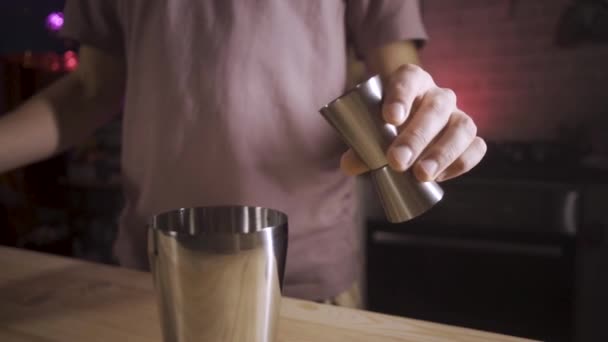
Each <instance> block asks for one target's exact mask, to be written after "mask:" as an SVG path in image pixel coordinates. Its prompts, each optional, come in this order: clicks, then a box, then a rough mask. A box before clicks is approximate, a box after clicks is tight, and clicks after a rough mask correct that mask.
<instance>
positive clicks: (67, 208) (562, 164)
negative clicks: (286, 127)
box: [0, 0, 608, 341]
mask: <svg viewBox="0 0 608 342" xmlns="http://www.w3.org/2000/svg"><path fill="white" fill-rule="evenodd" d="M422 7H423V15H424V21H425V24H426V28H427V30H428V33H429V36H430V37H431V38H430V40H429V41H428V42H427V44H426V45H425V47H424V48H423V49H422V51H421V59H422V63H423V66H424V67H425V68H426V69H427V70H428V71H429V72H430V73H431V74H432V75H433V76H434V77H435V79H436V81H437V83H438V84H440V85H442V86H445V87H450V88H453V89H454V90H455V92H456V93H457V94H458V102H459V106H460V107H461V108H462V109H463V110H464V111H466V112H468V113H470V114H471V115H472V116H473V117H474V118H475V120H476V122H477V124H478V126H479V132H480V135H481V136H483V137H484V138H486V139H487V140H488V144H489V150H488V155H487V157H486V158H485V160H484V161H483V162H482V164H481V165H480V166H478V167H477V168H476V169H475V170H474V171H473V172H471V173H470V174H469V175H468V176H467V177H463V178H461V179H458V180H454V181H449V182H447V183H446V184H445V189H446V193H447V196H446V198H445V200H444V201H442V202H441V204H440V205H439V206H438V207H437V208H436V209H434V210H433V211H431V212H429V213H428V214H427V215H424V216H423V217H421V218H419V219H416V220H414V221H411V222H408V223H406V224H402V225H391V224H389V223H388V222H386V221H385V220H384V219H383V214H382V211H381V209H380V208H379V207H378V206H376V205H375V203H377V201H376V199H375V195H374V194H373V191H372V189H371V188H370V186H369V184H368V183H367V181H366V180H365V179H362V180H361V182H360V189H361V202H362V205H363V209H364V212H365V220H364V221H365V224H364V226H363V234H362V236H363V245H364V247H365V248H364V250H365V267H364V269H365V272H364V283H365V289H366V290H365V297H366V302H367V308H368V309H370V310H374V311H380V312H385V313H390V314H395V315H403V316H406V317H411V318H419V319H423V320H431V321H436V322H441V323H447V324H455V325H460V326H467V327H471V328H476V329H483V330H489V331H496V332H500V333H506V334H511V335H516V336H523V337H530V338H536V339H540V340H544V341H608V331H605V329H604V325H605V324H606V323H608V309H607V308H608V204H607V203H608V202H607V200H606V198H608V135H607V134H606V131H608V87H607V86H606V83H608V65H607V63H608V1H606V0H585V1H583V0H577V1H575V0H535V1H521V0H453V1H442V0H424V1H422ZM62 8H63V1H58V0H52V1H51V0H47V1H35V0H27V1H19V2H17V1H3V2H2V3H0V33H1V44H0V63H1V64H0V113H3V112H6V111H7V110H10V109H11V108H13V107H14V106H16V105H18V104H19V103H20V102H22V101H23V100H24V99H26V98H27V97H29V96H30V95H31V94H32V93H34V92H35V91H36V90H38V89H40V88H41V87H44V86H45V85H46V84H48V83H49V82H51V81H52V80H54V79H56V78H58V77H60V76H61V75H63V74H65V73H67V72H70V71H71V70H73V69H74V68H76V67H77V63H78V56H77V49H78V46H77V45H75V44H74V43H73V42H69V41H64V40H62V39H59V38H58V37H57V30H58V29H59V28H60V26H61V23H62V15H61V10H62ZM0 115H1V114H0ZM119 156H120V121H119V120H117V121H115V122H113V123H112V124H111V125H109V126H108V127H106V128H104V129H103V130H102V131H100V132H98V133H97V134H96V136H95V137H94V138H92V139H90V140H89V141H87V142H86V143H85V144H82V146H79V147H78V148H76V149H73V150H70V151H68V152H67V153H65V154H63V155H60V156H58V157H56V158H53V159H51V160H48V161H45V162H42V163H38V164H35V165H32V166H29V167H26V168H23V169H20V170H16V171H14V172H11V173H9V174H4V175H0V227H2V228H1V229H0V244H4V245H10V246H19V247H23V248H29V249H34V250H40V251H46V252H51V253H56V254H61V255H68V256H76V257H78V258H83V259H87V260H93V261H98V262H104V263H113V262H114V260H113V258H112V255H111V245H112V241H113V239H114V236H115V233H116V218H117V215H118V213H119V211H120V208H121V204H122V203H121V202H122V196H121V192H120V191H121V189H120V177H119Z"/></svg>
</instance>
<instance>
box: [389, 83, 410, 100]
mask: <svg viewBox="0 0 608 342" xmlns="http://www.w3.org/2000/svg"><path fill="white" fill-rule="evenodd" d="M412 93H413V89H412V87H411V86H410V85H409V84H408V83H406V82H403V81H397V82H394V83H393V84H392V85H391V96H390V100H392V101H399V102H406V101H407V100H408V97H409V96H410V94H412Z"/></svg>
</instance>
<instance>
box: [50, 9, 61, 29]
mask: <svg viewBox="0 0 608 342" xmlns="http://www.w3.org/2000/svg"><path fill="white" fill-rule="evenodd" d="M46 27H47V28H48V29H49V30H51V31H59V30H61V28H62V27H63V13H61V12H53V13H50V14H49V15H48V16H47V17H46Z"/></svg>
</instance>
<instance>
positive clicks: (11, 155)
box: [0, 73, 119, 173]
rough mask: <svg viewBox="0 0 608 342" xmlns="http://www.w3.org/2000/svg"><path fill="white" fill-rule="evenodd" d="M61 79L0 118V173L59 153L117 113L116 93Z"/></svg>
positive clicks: (71, 77)
mask: <svg viewBox="0 0 608 342" xmlns="http://www.w3.org/2000/svg"><path fill="white" fill-rule="evenodd" d="M89 88H90V87H87V86H86V84H85V83H84V82H83V81H82V79H81V78H80V77H79V75H78V74H77V73H72V74H70V75H67V76H65V77H64V78H62V79H60V80H59V81H57V82H55V83H54V84H52V85H51V86H50V87H48V88H47V89H45V90H43V91H42V92H40V93H39V94H36V95H35V96H33V97H32V98H30V99H29V100H27V101H26V102H25V103H24V104H22V105H21V106H20V107H18V108H16V109H15V110H14V111H12V112H11V113H9V114H7V115H5V116H2V117H1V118H0V173H3V172H6V171H8V170H11V169H14V168H18V167H21V166H24V165H27V164H30V163H33V162H36V161H40V160H42V159H45V158H48V157H51V156H52V155H54V154H56V153H58V152H61V151H63V150H64V149H65V148H67V147H70V146H72V145H74V144H75V143H77V142H79V141H81V140H82V139H84V138H86V137H87V136H89V135H90V134H92V133H93V132H94V131H95V130H96V129H97V128H98V127H100V126H101V125H103V124H104V123H105V122H107V121H109V119H110V118H111V117H112V114H115V113H117V112H118V110H119V107H118V104H119V102H118V101H116V94H102V93H98V92H94V91H91V90H90V89H89Z"/></svg>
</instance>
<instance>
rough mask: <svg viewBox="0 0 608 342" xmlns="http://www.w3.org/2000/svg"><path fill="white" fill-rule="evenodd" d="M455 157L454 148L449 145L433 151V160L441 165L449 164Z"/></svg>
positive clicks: (456, 155)
mask: <svg viewBox="0 0 608 342" xmlns="http://www.w3.org/2000/svg"><path fill="white" fill-rule="evenodd" d="M457 157H458V154H457V151H456V149H455V148H454V147H452V146H449V145H448V146H446V147H445V148H443V149H442V150H441V151H437V152H436V153H435V160H437V163H439V165H440V166H441V167H447V166H449V165H450V164H451V163H452V162H453V161H454V160H455V159H456V158H457Z"/></svg>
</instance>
